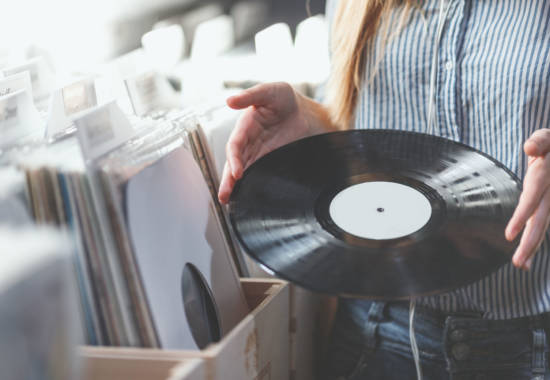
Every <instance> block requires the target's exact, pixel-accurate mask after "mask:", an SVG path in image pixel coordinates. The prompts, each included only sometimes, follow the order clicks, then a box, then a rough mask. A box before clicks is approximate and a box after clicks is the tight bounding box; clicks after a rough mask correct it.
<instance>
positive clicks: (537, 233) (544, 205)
mask: <svg viewBox="0 0 550 380" xmlns="http://www.w3.org/2000/svg"><path fill="white" fill-rule="evenodd" d="M549 214H550V190H547V191H546V193H545V194H544V197H543V199H542V200H541V202H540V204H539V206H538V208H537V209H536V211H535V213H534V214H533V215H532V216H531V218H529V220H528V221H527V223H526V227H525V230H524V231H523V235H522V237H521V240H520V243H519V246H518V248H517V249H516V252H515V253H514V257H513V258H512V261H513V263H514V265H515V266H517V267H518V268H521V267H526V261H527V260H528V259H529V258H531V257H532V256H533V255H534V253H535V251H536V249H537V248H538V247H539V245H540V244H541V242H542V239H543V238H544V234H545V232H546V229H547V228H548V222H549V221H550V217H549ZM529 265H530V262H529V263H528V264H527V267H528V266H529ZM527 269H528V268H527Z"/></svg>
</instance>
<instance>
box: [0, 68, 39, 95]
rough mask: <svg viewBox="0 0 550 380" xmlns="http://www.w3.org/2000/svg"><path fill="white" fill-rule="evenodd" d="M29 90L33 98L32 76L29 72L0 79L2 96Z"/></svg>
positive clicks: (0, 93)
mask: <svg viewBox="0 0 550 380" xmlns="http://www.w3.org/2000/svg"><path fill="white" fill-rule="evenodd" d="M19 90H27V92H28V93H29V94H31V96H32V85H31V76H30V74H29V73H28V72H27V71H24V72H22V73H19V74H14V75H10V76H9V77H5V78H2V79H0V96H4V95H8V94H12V93H14V92H16V91H19Z"/></svg>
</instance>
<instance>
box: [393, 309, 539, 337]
mask: <svg viewBox="0 0 550 380" xmlns="http://www.w3.org/2000/svg"><path fill="white" fill-rule="evenodd" d="M382 304H383V306H382V307H383V310H384V314H385V315H387V316H389V317H390V318H392V319H394V318H395V319H401V318H408V313H409V303H408V302H403V301H399V302H382ZM415 314H416V315H417V316H422V317H423V318H428V319H431V320H432V321H434V322H435V323H438V324H441V325H444V324H445V321H446V320H447V318H449V317H450V318H453V319H471V320H472V321H475V320H477V321H483V322H480V323H486V324H487V325H488V326H491V327H494V328H499V327H506V328H509V327H514V328H537V327H538V328H543V329H544V330H545V331H546V333H547V334H548V335H549V338H550V312H546V313H542V314H537V315H534V316H526V317H519V318H511V319H489V318H484V317H483V316H484V313H482V312H476V311H461V312H449V313H448V312H444V311H441V310H435V309H430V308H428V307H425V306H419V305H417V306H416V310H415ZM549 341H550V340H549Z"/></svg>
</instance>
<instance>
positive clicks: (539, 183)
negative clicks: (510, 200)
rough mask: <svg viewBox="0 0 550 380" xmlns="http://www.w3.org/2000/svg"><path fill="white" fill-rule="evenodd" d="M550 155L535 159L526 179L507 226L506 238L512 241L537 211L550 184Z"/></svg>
mask: <svg viewBox="0 0 550 380" xmlns="http://www.w3.org/2000/svg"><path fill="white" fill-rule="evenodd" d="M549 168H550V156H547V157H545V158H544V159H542V158H538V159H536V160H534V161H533V162H532V163H531V165H530V166H529V169H528V170H527V174H526V175H525V179H524V189H523V192H522V193H521V196H520V198H519V203H518V205H517V207H516V209H515V211H514V214H513V215H512V218H511V219H510V221H509V222H508V226H507V227H506V232H505V235H506V239H508V240H509V241H512V240H514V239H515V238H516V236H517V234H518V233H519V232H520V231H521V230H522V228H523V227H524V226H525V223H526V222H527V219H528V218H529V217H530V216H531V215H532V214H533V213H534V212H535V209H536V208H537V206H538V204H539V203H540V200H541V198H542V196H543V194H544V192H545V191H546V189H547V188H548V186H549V185H550V173H549V171H550V169H549Z"/></svg>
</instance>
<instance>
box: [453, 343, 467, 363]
mask: <svg viewBox="0 0 550 380" xmlns="http://www.w3.org/2000/svg"><path fill="white" fill-rule="evenodd" d="M451 350H452V353H453V356H454V358H455V359H456V360H465V359H467V358H468V355H469V354H470V347H468V345H466V344H464V343H457V344H455V345H454V346H453V347H452V349H451Z"/></svg>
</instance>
